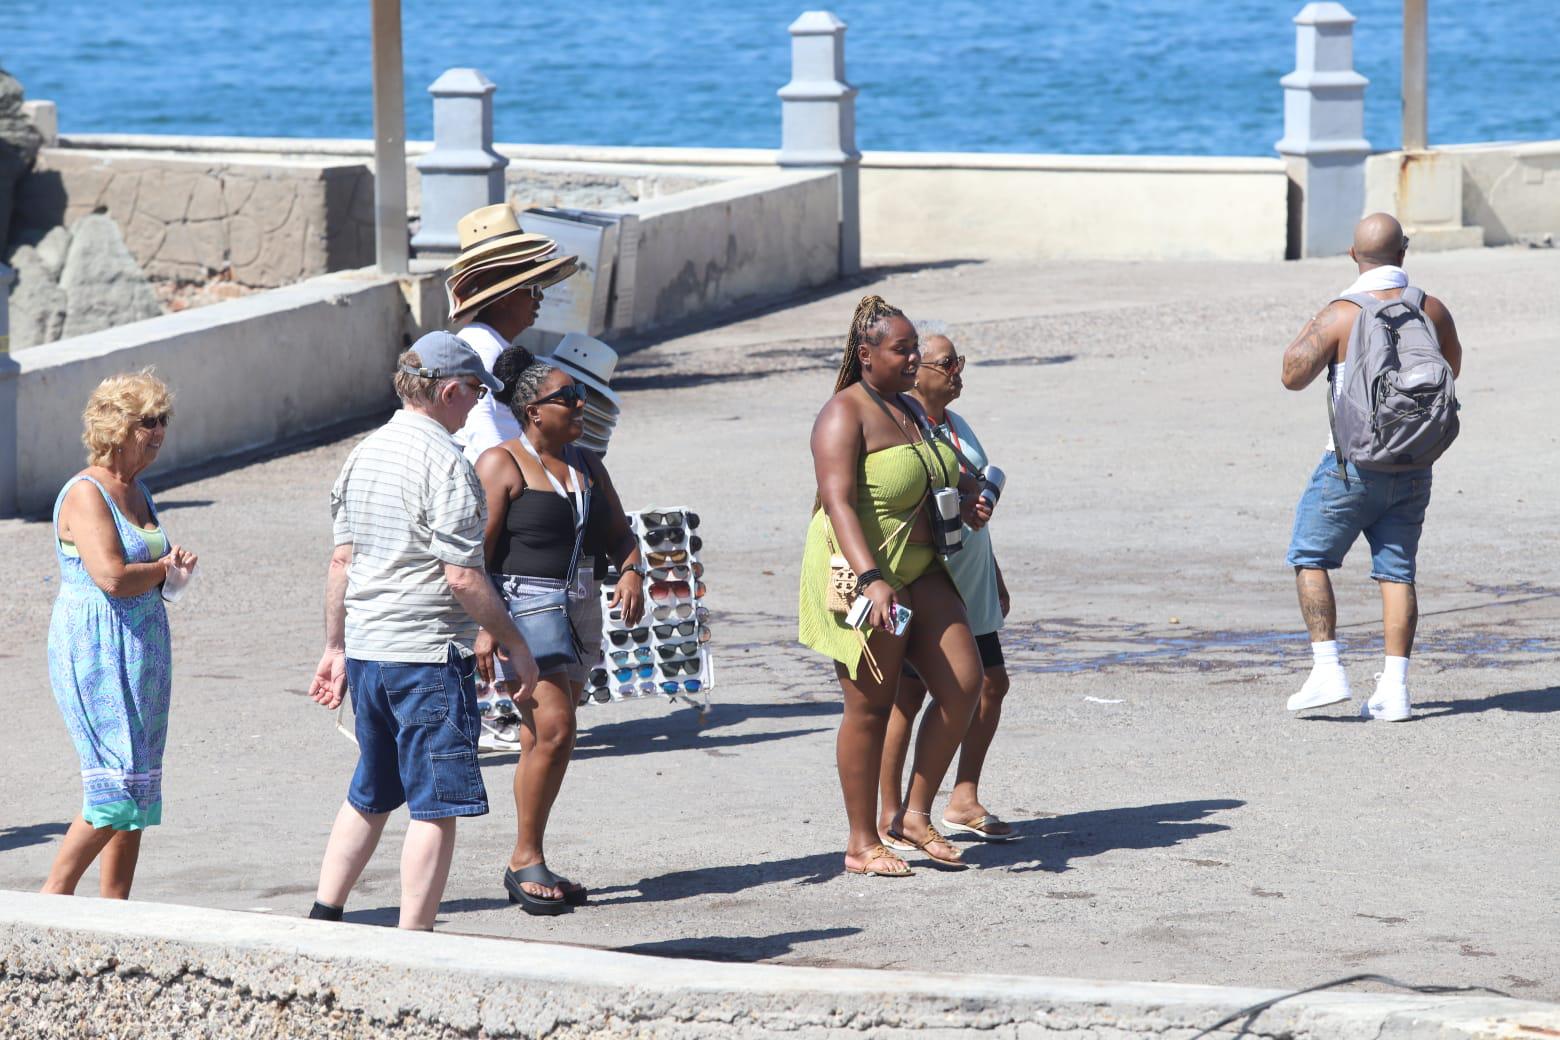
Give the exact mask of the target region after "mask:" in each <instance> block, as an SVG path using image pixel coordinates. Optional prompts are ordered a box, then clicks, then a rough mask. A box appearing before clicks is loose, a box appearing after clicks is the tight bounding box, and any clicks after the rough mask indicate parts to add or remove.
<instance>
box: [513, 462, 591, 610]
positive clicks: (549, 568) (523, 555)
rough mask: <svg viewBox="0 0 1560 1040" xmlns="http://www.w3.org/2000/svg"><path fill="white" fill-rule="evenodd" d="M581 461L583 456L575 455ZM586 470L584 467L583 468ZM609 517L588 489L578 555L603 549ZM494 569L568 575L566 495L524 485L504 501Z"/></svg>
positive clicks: (570, 521) (570, 543) (570, 526)
mask: <svg viewBox="0 0 1560 1040" xmlns="http://www.w3.org/2000/svg"><path fill="white" fill-rule="evenodd" d="M578 461H579V462H580V463H583V461H584V460H583V459H581V460H578ZM586 472H587V475H588V473H589V470H587V471H586ZM610 531H611V517H610V516H609V514H608V511H607V507H606V502H605V501H604V500H603V498H602V497H601V496H600V495H598V494H594V493H592V494H591V496H590V506H589V512H588V513H587V514H586V518H585V542H584V545H583V546H582V547H581V548H580V555H581V556H590V555H594V554H597V553H603V552H605V551H606V550H607V549H608V548H609V546H608V545H607V542H608V541H609V539H610V534H609V532H610ZM495 549H496V551H495V552H494V554H493V555H494V560H495V561H496V562H495V567H494V570H495V571H497V573H499V574H524V575H526V576H528V577H532V578H554V579H556V580H558V581H562V580H563V579H565V578H567V577H568V576H569V557H570V556H571V555H573V553H574V510H573V508H572V507H571V500H570V499H567V498H564V497H563V496H562V495H560V494H558V493H557V492H555V491H553V490H552V488H551V487H548V488H533V487H526V488H523V489H522V490H521V492H520V494H519V495H518V496H517V497H515V498H512V499H510V500H509V508H508V510H507V511H506V512H505V513H504V526H503V528H502V529H501V530H500V531H499V533H498V544H497V546H496V547H495Z"/></svg>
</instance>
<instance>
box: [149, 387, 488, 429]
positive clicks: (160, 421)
mask: <svg viewBox="0 0 1560 1040" xmlns="http://www.w3.org/2000/svg"><path fill="white" fill-rule="evenodd" d="M484 389H486V388H485V387H484ZM171 418H173V417H172V416H171V415H170V414H169V413H167V412H163V413H162V414H160V415H143V416H141V418H139V419H137V420H136V422H138V423H140V425H141V429H143V430H155V429H157V427H159V426H161V427H162V428H163V429H165V430H166V429H167V428H168V420H169V419H171Z"/></svg>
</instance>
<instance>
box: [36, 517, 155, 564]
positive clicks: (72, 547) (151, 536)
mask: <svg viewBox="0 0 1560 1040" xmlns="http://www.w3.org/2000/svg"><path fill="white" fill-rule="evenodd" d="M132 526H133V525H132ZM135 530H136V533H137V534H139V535H140V536H141V537H142V538H144V539H145V540H146V549H147V551H148V552H149V553H151V554H152V559H153V560H160V559H162V558H163V557H164V556H166V555H167V553H168V536H167V535H165V534H163V529H162V528H161V527H153V528H150V529H148V528H145V527H137V528H136V529H135ZM59 543H60V552H62V553H64V554H65V555H66V556H69V557H70V558H71V559H73V560H79V559H81V550H79V549H77V548H76V543H75V542H67V541H66V540H65V539H63V538H61V539H59Z"/></svg>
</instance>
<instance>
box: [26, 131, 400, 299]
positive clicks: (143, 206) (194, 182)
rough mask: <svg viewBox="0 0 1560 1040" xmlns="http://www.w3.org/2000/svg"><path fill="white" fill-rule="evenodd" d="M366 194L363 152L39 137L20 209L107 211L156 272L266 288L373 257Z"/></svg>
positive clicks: (40, 214)
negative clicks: (196, 147)
mask: <svg viewBox="0 0 1560 1040" xmlns="http://www.w3.org/2000/svg"><path fill="white" fill-rule="evenodd" d="M373 194H374V186H373V177H372V175H371V174H370V173H369V170H368V167H367V166H365V165H363V164H361V163H340V162H314V161H306V160H291V161H290V160H287V159H285V158H281V157H275V158H269V157H268V158H266V159H263V160H261V161H256V160H255V159H254V158H253V157H250V156H243V155H222V154H208V155H203V156H195V155H182V154H177V153H157V152H145V153H130V154H126V153H125V152H120V151H111V150H92V149H74V148H45V149H43V150H42V151H41V152H40V153H39V156H38V161H37V164H36V166H35V167H34V170H33V173H32V175H31V176H29V177H28V178H27V179H26V180H25V181H24V182H23V183H22V188H21V191H20V193H19V195H18V199H17V220H18V222H21V223H25V224H27V225H29V226H32V227H38V228H45V227H49V226H51V225H54V224H59V223H66V224H69V223H72V222H74V221H75V220H76V219H77V218H78V217H80V216H83V215H85V214H89V213H94V212H102V213H107V214H108V215H109V216H110V217H111V218H113V220H114V222H115V223H116V224H118V225H119V228H120V230H121V232H122V233H123V234H124V238H125V242H126V244H128V245H129V247H130V251H131V253H132V254H133V255H134V256H135V258H136V260H137V261H138V262H139V263H140V264H141V267H142V268H143V269H144V270H145V271H146V273H147V274H148V275H150V276H152V277H153V278H163V279H177V280H184V281H202V280H204V279H206V278H207V277H209V276H210V275H212V274H213V273H216V272H220V271H223V270H225V269H230V270H231V276H232V278H233V280H234V281H236V282H238V283H239V284H241V285H246V286H253V287H259V288H271V287H275V286H281V285H290V284H292V283H294V282H298V281H302V280H304V279H306V278H312V277H315V276H317V275H321V274H325V273H327V272H329V271H337V270H343V269H348V268H355V267H361V266H364V265H365V264H369V263H372V262H373V257H374V229H373V214H374V209H373Z"/></svg>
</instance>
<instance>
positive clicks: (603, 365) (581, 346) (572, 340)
mask: <svg viewBox="0 0 1560 1040" xmlns="http://www.w3.org/2000/svg"><path fill="white" fill-rule="evenodd" d="M545 360H546V361H547V363H548V364H550V365H553V366H554V367H556V368H561V369H563V371H565V372H567V373H568V374H569V375H570V376H572V377H573V378H574V381H575V382H577V383H582V384H584V385H585V387H586V388H588V389H589V390H590V394H589V396H587V397H586V398H585V432H584V433H583V434H581V435H580V439H579V442H578V443H579V445H580V447H582V448H586V449H588V450H590V451H595V452H600V453H601V454H603V455H605V454H606V451H607V442H608V441H609V440H611V439H612V431H613V430H614V429H615V428H616V427H617V422H618V416H619V415H620V414H621V412H622V401H621V400H619V399H618V395H617V394H615V393H613V392H612V387H610V386H608V385H607V384H608V383H610V382H611V381H612V371H613V369H615V368H617V363H618V355H617V351H615V350H613V349H612V348H611V347H609V346H607V345H606V344H605V343H603V342H601V340H599V339H593V338H592V337H590V336H587V335H585V334H584V333H580V332H571V333H569V334H568V335H567V336H565V337H563V341H562V342H560V343H559V344H558V345H557V346H556V347H554V348H553V352H552V355H551V356H549V357H547V358H546V359H545Z"/></svg>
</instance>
